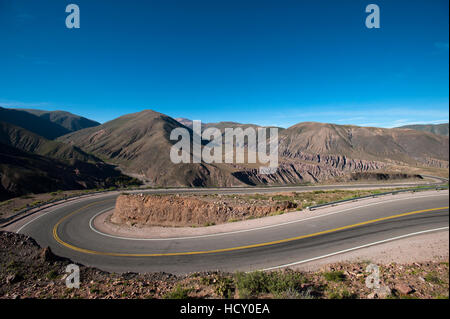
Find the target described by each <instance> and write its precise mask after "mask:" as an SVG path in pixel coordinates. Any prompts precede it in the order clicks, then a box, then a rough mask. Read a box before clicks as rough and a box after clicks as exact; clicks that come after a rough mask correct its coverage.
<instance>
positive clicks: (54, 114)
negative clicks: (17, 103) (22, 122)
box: [16, 109, 100, 132]
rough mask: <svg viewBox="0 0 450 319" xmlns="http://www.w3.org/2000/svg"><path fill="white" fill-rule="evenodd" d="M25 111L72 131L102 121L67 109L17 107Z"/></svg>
mask: <svg viewBox="0 0 450 319" xmlns="http://www.w3.org/2000/svg"><path fill="white" fill-rule="evenodd" d="M16 110H18V111H25V112H28V113H30V114H33V115H35V116H38V117H40V118H42V119H45V120H47V121H50V122H52V123H55V124H58V125H60V126H62V127H64V128H65V129H67V130H69V131H70V132H74V131H78V130H81V129H84V128H88V127H93V126H98V125H100V123H98V122H96V121H93V120H90V119H87V118H85V117H82V116H79V115H75V114H72V113H69V112H66V111H44V110H36V109H16Z"/></svg>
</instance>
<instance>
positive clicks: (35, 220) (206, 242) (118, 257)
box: [17, 185, 449, 274]
mask: <svg viewBox="0 0 450 319" xmlns="http://www.w3.org/2000/svg"><path fill="white" fill-rule="evenodd" d="M373 186H374V185H371V187H372V188H373ZM286 188H287V189H288V190H289V191H298V190H299V188H298V187H286ZM317 188H319V187H316V188H315V189H317ZM328 188H329V187H328V186H326V187H323V186H322V187H320V189H328ZM332 188H334V189H336V188H337V187H332ZM344 188H355V186H348V187H344ZM358 188H363V187H358ZM310 189H312V188H311V187H308V190H310ZM196 191H198V190H190V191H189V192H196ZM256 191H257V192H262V191H261V190H256ZM264 191H272V192H273V191H280V189H279V188H278V189H275V190H274V189H269V188H264ZM198 192H200V193H204V192H214V193H230V192H231V193H243V192H255V189H238V190H236V189H235V190H230V189H225V190H200V191H198ZM116 197H117V194H115V195H110V194H106V195H102V196H97V197H95V198H86V199H82V200H77V201H73V202H67V203H65V204H63V205H57V206H55V207H54V208H52V209H51V210H49V211H48V212H45V213H41V214H39V215H36V216H32V217H30V218H29V219H27V220H24V221H22V223H21V225H19V226H20V227H19V226H18V227H19V228H18V230H17V231H18V232H20V233H23V234H26V235H29V236H31V237H33V238H34V239H36V240H37V242H38V243H39V244H40V245H41V246H50V247H51V249H52V251H53V252H54V253H55V254H57V255H60V256H64V257H68V258H70V259H72V260H73V261H75V262H78V263H82V264H84V265H87V266H94V267H97V268H99V269H102V270H106V271H114V272H127V271H133V272H156V271H164V272H169V273H175V274H182V273H191V272H197V271H210V270H223V271H236V270H241V271H249V270H257V269H272V268H277V267H280V266H284V265H289V264H295V263H299V262H302V261H307V260H311V259H316V258H320V257H321V256H327V255H329V254H336V253H339V252H342V251H346V250H351V249H357V248H358V247H361V246H364V245H370V244H374V243H376V242H379V241H383V240H387V239H392V238H396V237H402V236H409V235H411V234H416V233H421V232H426V231H437V230H441V229H445V228H448V226H449V214H448V206H449V197H448V191H441V192H439V193H437V192H420V193H416V194H414V195H413V194H411V196H409V197H407V198H406V197H405V198H404V199H401V200H395V201H382V200H380V202H379V203H377V204H376V205H371V206H365V207H364V205H362V203H363V202H362V201H361V203H360V204H359V205H358V204H355V205H354V207H353V208H351V209H346V210H344V211H342V212H339V209H340V206H339V205H338V206H335V207H334V208H333V209H335V210H336V212H337V213H336V214H332V215H327V216H320V215H319V216H317V217H316V218H313V219H307V220H299V221H298V222H293V223H288V224H284V225H272V226H271V227H268V228H267V227H266V228H264V229H257V228H256V229H252V230H248V231H244V232H239V233H229V234H227V233H222V234H217V235H212V236H211V235H209V236H199V237H196V238H192V237H191V238H177V239H152V240H142V239H141V240H139V239H123V238H114V237H110V236H104V235H102V234H99V233H97V232H94V231H93V230H92V229H91V228H90V227H89V222H90V220H91V218H92V217H93V216H95V215H96V214H98V213H99V212H101V211H104V210H108V209H111V208H112V207H114V203H115V199H116Z"/></svg>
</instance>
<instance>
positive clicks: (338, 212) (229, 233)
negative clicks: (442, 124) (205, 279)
mask: <svg viewBox="0 0 450 319" xmlns="http://www.w3.org/2000/svg"><path fill="white" fill-rule="evenodd" d="M443 195H445V194H435V195H425V196H414V197H413V199H416V198H423V197H436V196H443ZM410 199H411V197H407V198H396V199H391V200H387V201H382V202H377V203H371V204H367V205H362V206H356V207H351V208H347V209H343V210H340V211H337V212H330V213H327V214H323V215H319V216H311V217H307V218H303V219H297V220H293V221H289V222H284V223H281V224H275V225H267V226H262V227H257V228H251V229H242V230H236V231H231V232H224V233H218V234H208V235H199V236H188V237H168V238H132V237H123V236H115V235H110V234H106V233H104V232H101V231H99V230H98V229H96V228H95V227H94V225H93V221H94V219H95V218H96V217H97V216H98V215H100V214H102V213H104V212H105V211H107V210H108V209H106V210H103V211H101V212H99V213H97V214H95V215H94V216H92V218H91V219H90V220H89V228H90V229H91V230H92V231H94V232H96V233H98V234H100V235H102V236H106V237H110V238H115V239H123V240H135V241H164V240H185V239H199V238H206V237H216V236H225V235H233V234H238V233H244V232H250V231H255V230H262V229H267V228H273V227H280V226H284V225H289V224H294V223H301V222H304V221H307V220H311V219H316V218H322V217H326V216H330V215H334V214H340V213H343V212H347V211H351V210H354V209H358V208H364V207H369V206H374V205H380V204H384V203H389V202H395V201H401V200H410ZM111 208H112V207H111ZM111 208H109V209H111Z"/></svg>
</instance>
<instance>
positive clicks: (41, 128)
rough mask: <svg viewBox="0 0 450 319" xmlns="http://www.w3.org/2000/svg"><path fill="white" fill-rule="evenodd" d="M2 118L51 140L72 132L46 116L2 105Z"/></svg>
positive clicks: (0, 116) (0, 110)
mask: <svg viewBox="0 0 450 319" xmlns="http://www.w3.org/2000/svg"><path fill="white" fill-rule="evenodd" d="M0 119H1V120H2V121H3V122H8V123H10V124H13V125H16V126H19V127H22V128H24V129H26V130H28V131H30V132H33V133H35V134H38V135H40V136H43V137H45V138H47V139H50V140H52V139H55V138H57V137H58V136H61V135H64V134H67V133H70V130H68V129H67V128H65V127H63V126H61V125H59V124H57V123H53V122H51V121H49V120H47V119H45V118H41V117H39V116H36V115H34V114H31V113H28V112H25V111H19V110H15V109H5V108H3V107H0Z"/></svg>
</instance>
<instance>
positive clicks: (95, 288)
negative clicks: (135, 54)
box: [0, 232, 449, 317]
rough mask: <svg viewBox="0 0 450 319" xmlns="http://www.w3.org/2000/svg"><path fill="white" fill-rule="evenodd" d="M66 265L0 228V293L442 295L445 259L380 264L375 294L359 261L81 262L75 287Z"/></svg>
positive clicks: (444, 292)
mask: <svg viewBox="0 0 450 319" xmlns="http://www.w3.org/2000/svg"><path fill="white" fill-rule="evenodd" d="M71 263H72V261H71V260H69V259H65V258H61V257H58V256H56V255H54V254H53V253H52V251H51V250H50V249H49V248H41V247H40V246H39V245H38V244H37V243H36V241H34V240H33V239H32V238H30V237H27V236H24V235H21V234H16V233H8V232H0V299H5V298H6V299H25V298H33V299H43V298H45V299H48V298H52V299H61V298H67V299H80V298H86V299H98V298H102V299H149V298H153V299H160V298H161V299H162V298H165V299H189V298H195V299H211V298H236V299H237V298H258V299H259V298H261V299H267V298H283V299H286V298H289V299H353V298H354V299H366V298H372V299H373V298H379V299H382V298H390V299H400V298H408V299H411V298H420V299H437V298H440V299H442V298H445V299H448V294H449V293H448V292H449V290H448V289H449V281H448V271H449V268H448V258H447V259H446V260H445V261H444V260H435V261H429V262H421V263H418V262H415V263H413V264H397V263H391V264H388V265H383V267H382V268H381V273H380V279H381V281H382V284H383V287H386V288H385V289H383V290H379V291H377V292H374V291H373V289H370V288H367V286H366V284H365V278H367V276H368V275H369V273H368V272H366V267H367V265H368V263H365V262H361V263H339V264H329V265H326V266H325V267H323V269H322V270H320V271H315V272H300V271H292V270H285V271H273V272H249V273H234V274H233V273H223V272H216V271H215V272H204V273H195V274H191V275H187V276H175V275H172V274H167V273H143V274H136V273H124V274H116V273H108V272H104V271H101V270H99V269H96V268H92V267H86V266H83V265H80V277H81V281H80V288H78V289H77V288H72V289H69V288H67V287H66V285H65V279H66V277H67V273H66V272H65V269H66V266H67V265H68V264H71ZM172 308H173V316H171V317H175V316H177V315H179V309H178V308H176V307H175V308H174V307H172ZM168 313H169V314H172V312H171V310H170V309H169V310H168Z"/></svg>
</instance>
